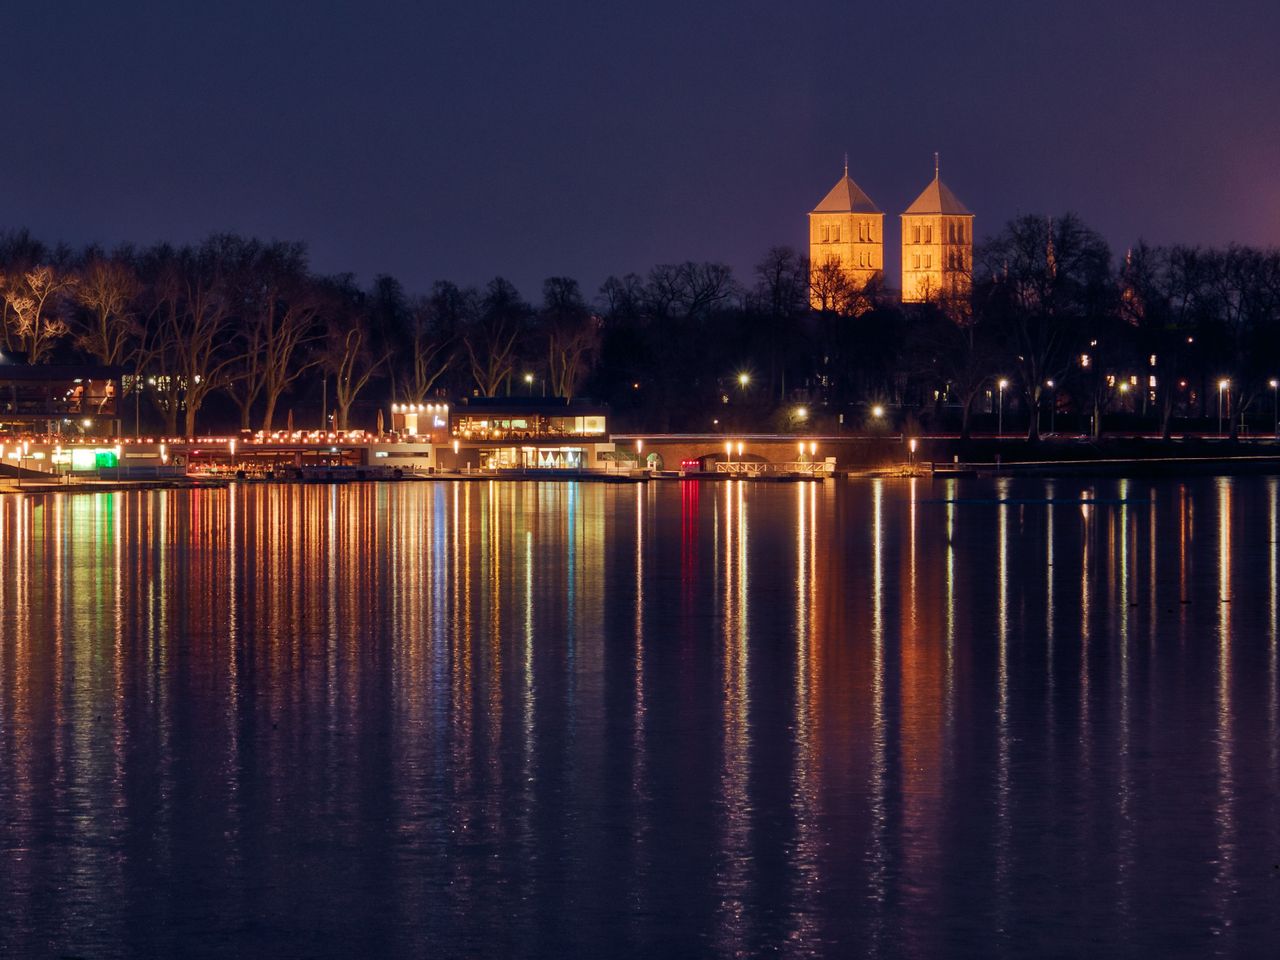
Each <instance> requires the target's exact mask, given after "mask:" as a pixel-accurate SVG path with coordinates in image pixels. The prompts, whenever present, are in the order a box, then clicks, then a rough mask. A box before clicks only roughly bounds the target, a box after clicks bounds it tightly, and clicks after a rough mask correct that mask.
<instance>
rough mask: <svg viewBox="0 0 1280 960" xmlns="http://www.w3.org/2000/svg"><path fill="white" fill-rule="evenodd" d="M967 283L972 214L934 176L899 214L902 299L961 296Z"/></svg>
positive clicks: (966, 291)
mask: <svg viewBox="0 0 1280 960" xmlns="http://www.w3.org/2000/svg"><path fill="white" fill-rule="evenodd" d="M972 287H973V214H972V213H971V212H970V211H969V208H968V207H966V206H965V205H964V204H963V203H961V202H960V201H959V199H957V197H956V195H955V194H954V193H952V192H951V189H950V188H949V187H948V186H947V185H946V184H945V183H943V182H942V178H941V177H940V176H939V175H938V164H937V160H936V158H935V160H934V167H933V181H932V182H931V183H930V184H929V185H928V186H927V187H925V188H924V191H923V192H922V193H921V194H920V196H918V197H916V200H915V202H914V203H913V204H911V206H909V207H907V211H906V213H904V214H903V215H902V302H903V303H924V302H925V301H930V300H961V299H964V298H966V297H968V295H969V292H970V290H971V289H972Z"/></svg>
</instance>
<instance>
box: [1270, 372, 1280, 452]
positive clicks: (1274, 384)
mask: <svg viewBox="0 0 1280 960" xmlns="http://www.w3.org/2000/svg"><path fill="white" fill-rule="evenodd" d="M1271 395H1272V397H1273V398H1274V399H1275V437H1276V439H1277V440H1280V380H1272V381H1271Z"/></svg>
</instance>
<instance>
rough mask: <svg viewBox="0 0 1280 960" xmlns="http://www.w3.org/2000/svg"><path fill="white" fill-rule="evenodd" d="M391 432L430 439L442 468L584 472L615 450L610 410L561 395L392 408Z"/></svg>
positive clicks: (409, 405)
mask: <svg viewBox="0 0 1280 960" xmlns="http://www.w3.org/2000/svg"><path fill="white" fill-rule="evenodd" d="M391 421H392V428H393V430H395V431H396V432H397V433H399V434H401V435H406V436H407V435H412V436H417V437H423V438H429V439H430V441H431V442H432V443H433V444H436V445H437V459H438V462H439V464H440V465H441V466H442V467H443V468H444V469H481V470H501V469H512V470H530V469H566V470H584V469H593V468H597V467H601V466H602V463H601V461H600V457H599V454H600V453H601V452H604V451H606V450H612V449H613V447H612V444H611V443H609V435H608V424H607V422H606V408H605V407H604V406H602V405H601V404H598V403H594V402H593V401H590V400H565V399H564V398H559V397H466V398H463V399H462V400H459V401H457V402H455V403H453V404H449V405H446V404H438V405H432V404H392V407H391Z"/></svg>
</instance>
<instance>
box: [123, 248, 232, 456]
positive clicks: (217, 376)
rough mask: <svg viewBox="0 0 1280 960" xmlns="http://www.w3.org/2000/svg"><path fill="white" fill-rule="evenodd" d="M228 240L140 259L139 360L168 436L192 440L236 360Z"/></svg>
mask: <svg viewBox="0 0 1280 960" xmlns="http://www.w3.org/2000/svg"><path fill="white" fill-rule="evenodd" d="M226 241H227V238H224V237H214V238H212V239H210V240H207V241H205V242H204V243H203V244H201V245H200V246H199V247H182V248H180V249H176V250H175V249H174V248H172V247H168V246H160V247H156V248H154V249H152V250H151V251H149V252H148V253H147V255H146V256H145V257H144V263H145V267H144V275H145V277H146V279H147V281H148V285H149V289H150V309H149V311H148V313H147V318H146V324H147V336H146V338H145V340H144V344H143V350H142V355H143V357H144V358H145V360H146V361H147V363H148V365H149V366H150V367H151V369H152V370H153V371H154V376H153V378H154V380H155V384H154V387H155V389H154V391H153V393H152V396H153V398H154V400H155V403H156V406H157V407H158V408H159V410H160V412H161V413H162V414H163V415H164V417H165V423H166V427H167V428H168V430H169V432H171V433H173V432H176V430H177V421H178V417H179V414H182V416H183V426H182V429H183V432H184V435H186V436H193V435H194V434H195V429H196V415H197V414H198V413H199V411H200V407H201V406H202V405H203V403H204V401H205V399H206V398H207V397H208V396H209V394H211V393H212V392H214V391H215V390H218V389H220V388H222V387H223V386H225V384H226V381H227V378H228V375H229V371H230V369H231V366H232V364H233V363H234V362H235V360H236V353H235V352H234V351H233V350H232V349H231V348H230V346H229V344H230V341H231V336H230V334H231V329H230V321H231V318H232V312H231V304H230V300H229V297H228V290H227V282H226V277H225V270H224V266H225V264H224V253H225V248H226Z"/></svg>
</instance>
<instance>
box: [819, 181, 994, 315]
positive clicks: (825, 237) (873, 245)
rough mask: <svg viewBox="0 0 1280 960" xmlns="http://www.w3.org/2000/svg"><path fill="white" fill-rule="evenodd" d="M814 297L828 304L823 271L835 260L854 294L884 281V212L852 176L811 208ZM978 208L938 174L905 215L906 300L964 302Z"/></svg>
mask: <svg viewBox="0 0 1280 960" xmlns="http://www.w3.org/2000/svg"><path fill="white" fill-rule="evenodd" d="M809 263H810V270H811V271H812V273H811V275H810V294H809V297H810V302H811V303H812V304H813V306H814V307H815V308H816V309H823V308H824V307H826V306H827V304H826V303H824V302H823V301H824V297H823V295H822V292H821V291H820V285H821V284H822V283H823V282H826V280H827V278H824V277H822V272H823V271H824V270H826V269H828V268H829V267H830V266H831V265H838V266H839V268H840V270H841V272H842V273H843V275H844V278H845V279H846V280H847V281H848V282H849V284H850V286H852V287H853V289H854V290H855V291H862V290H865V289H866V288H867V287H868V286H870V285H872V284H874V283H876V282H878V281H881V280H883V277H884V214H883V213H881V212H880V209H879V208H878V207H877V206H876V205H875V204H874V203H873V202H872V201H871V198H870V197H868V196H867V194H866V193H865V192H864V191H863V190H862V188H861V187H859V186H858V185H857V184H856V183H854V182H853V180H852V179H850V177H849V165H848V162H846V163H845V171H844V176H842V177H841V178H840V179H839V181H837V183H836V185H835V186H834V187H832V188H831V190H830V191H829V192H828V193H827V195H826V196H825V197H823V199H822V202H821V203H819V204H818V205H817V206H816V207H814V208H813V210H812V211H810V213H809ZM972 276H973V213H972V212H970V210H969V208H968V207H966V206H965V205H964V204H963V203H961V202H960V200H959V198H957V197H956V195H955V194H954V193H952V192H951V189H950V188H949V187H948V186H947V185H946V184H945V183H943V182H942V178H941V177H940V176H939V174H938V164H937V158H936V156H935V158H934V171H933V180H932V182H930V183H929V185H928V186H926V187H925V188H924V190H923V192H921V194H920V196H918V197H916V199H915V202H914V203H912V204H911V205H910V206H909V207H908V208H907V210H906V212H905V213H903V214H902V301H903V302H904V303H923V302H925V301H930V300H933V301H963V300H966V299H967V298H968V296H969V293H970V291H971V289H972V285H973V284H972Z"/></svg>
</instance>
